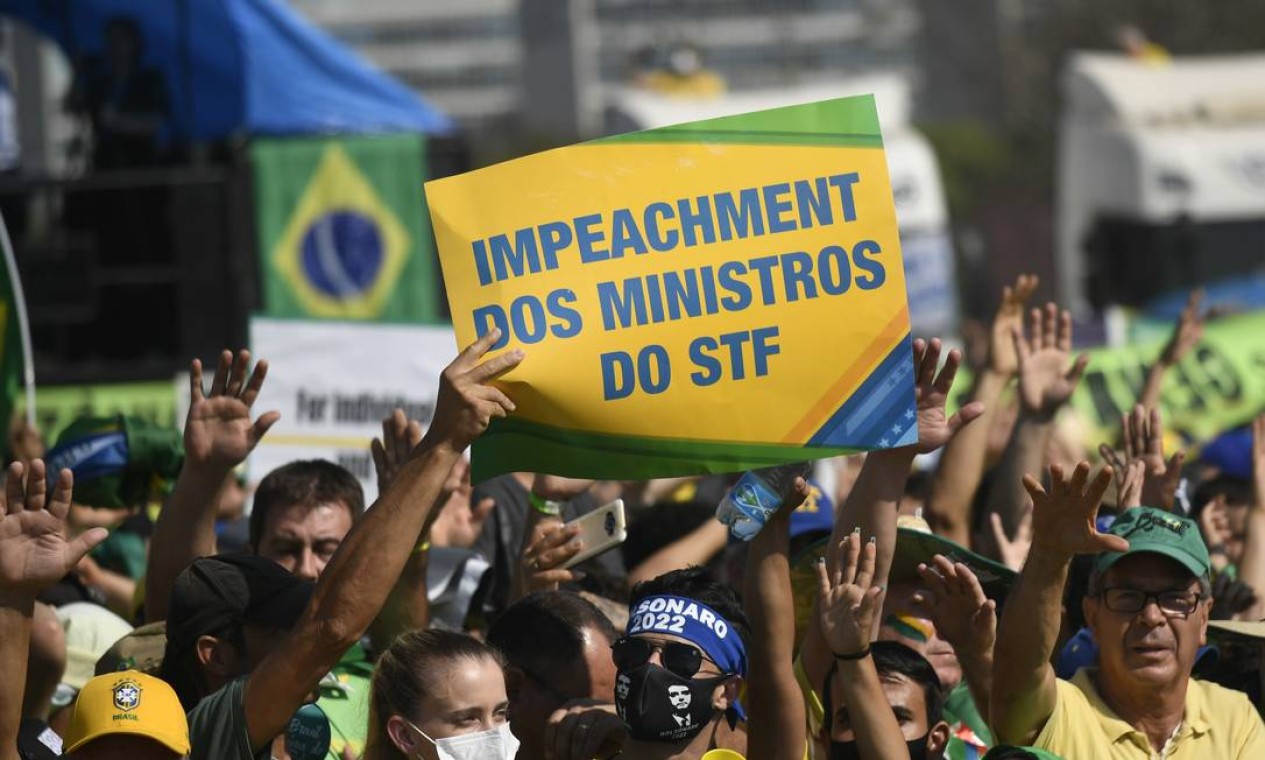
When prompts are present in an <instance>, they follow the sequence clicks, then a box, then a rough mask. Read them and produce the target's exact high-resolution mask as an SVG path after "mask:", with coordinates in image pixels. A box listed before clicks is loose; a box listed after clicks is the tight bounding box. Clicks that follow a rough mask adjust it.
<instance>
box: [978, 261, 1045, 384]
mask: <svg viewBox="0 0 1265 760" xmlns="http://www.w3.org/2000/svg"><path fill="white" fill-rule="evenodd" d="M1038 283H1040V280H1039V279H1038V278H1037V276H1036V275H1035V274H1021V275H1019V277H1018V278H1017V279H1016V280H1015V284H1014V286H1013V287H1012V286H1010V285H1007V286H1005V287H1004V288H1002V291H1001V305H1000V306H998V307H997V315H996V316H994V317H993V328H992V332H991V333H990V334H989V342H988V368H989V369H990V370H992V371H993V372H995V373H997V374H999V375H1005V376H1006V377H1013V376H1014V375H1015V373H1016V372H1018V371H1019V354H1017V353H1016V352H1015V343H1014V340H1013V339H1012V338H1011V334H1012V332H1013V331H1014V330H1022V329H1023V309H1024V307H1025V306H1026V305H1027V303H1028V299H1029V298H1031V297H1032V293H1033V291H1035V290H1036V289H1037V284H1038Z"/></svg>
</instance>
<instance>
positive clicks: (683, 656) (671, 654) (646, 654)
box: [611, 636, 703, 678]
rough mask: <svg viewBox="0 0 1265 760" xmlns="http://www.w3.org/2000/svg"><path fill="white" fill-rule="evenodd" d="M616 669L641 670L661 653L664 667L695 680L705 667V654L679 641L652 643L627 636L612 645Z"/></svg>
mask: <svg viewBox="0 0 1265 760" xmlns="http://www.w3.org/2000/svg"><path fill="white" fill-rule="evenodd" d="M611 652H612V654H613V655H614V657H615V667H616V668H619V669H620V670H632V669H634V668H639V667H641V666H642V665H645V664H646V663H647V662H649V661H650V656H651V655H653V654H654V653H655V652H658V653H659V661H660V662H662V663H663V667H665V668H667V669H668V670H669V671H671V672H673V673H675V674H677V675H678V676H680V677H682V678H693V677H694V675H695V674H696V673H698V669H699V668H700V667H702V666H703V653H702V652H701V651H700V650H699V649H698V648H697V647H694V646H691V645H689V644H683V643H681V642H679V641H662V642H658V641H650V640H648V639H638V638H629V637H627V636H625V637H624V638H622V639H619V640H618V641H616V642H615V643H614V644H611Z"/></svg>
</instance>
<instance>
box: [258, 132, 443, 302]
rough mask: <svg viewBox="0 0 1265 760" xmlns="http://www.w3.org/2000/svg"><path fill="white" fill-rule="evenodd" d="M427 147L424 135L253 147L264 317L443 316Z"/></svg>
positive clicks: (297, 141)
mask: <svg viewBox="0 0 1265 760" xmlns="http://www.w3.org/2000/svg"><path fill="white" fill-rule="evenodd" d="M423 148H424V139H423V137H422V136H421V135H397V136H389V137H337V138H327V139H281V140H257V141H255V142H254V143H253V144H252V146H251V161H252V164H253V166H254V172H255V203H256V210H255V218H256V222H255V223H256V231H257V237H258V244H259V251H260V256H261V258H262V261H261V262H260V263H261V266H260V271H261V272H262V273H263V293H264V310H263V313H264V314H266V315H268V316H274V317H289V318H317V319H343V320H362V321H381V322H436V321H440V320H441V319H442V316H441V314H440V301H439V292H438V288H436V287H435V264H434V258H435V257H434V253H433V243H432V237H431V231H430V223H429V220H428V218H427V214H426V205H425V203H426V202H425V198H424V197H423V195H422V181H423V178H424V174H425V151H424V149H423Z"/></svg>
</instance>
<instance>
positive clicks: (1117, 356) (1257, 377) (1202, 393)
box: [1072, 312, 1265, 441]
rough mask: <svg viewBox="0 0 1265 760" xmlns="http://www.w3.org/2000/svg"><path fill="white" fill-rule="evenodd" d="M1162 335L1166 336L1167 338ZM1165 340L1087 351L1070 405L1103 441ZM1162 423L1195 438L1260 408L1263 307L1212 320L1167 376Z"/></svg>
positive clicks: (1264, 403) (1114, 431) (1264, 394)
mask: <svg viewBox="0 0 1265 760" xmlns="http://www.w3.org/2000/svg"><path fill="white" fill-rule="evenodd" d="M1165 338H1167V336H1165ZM1162 345H1163V340H1160V341H1157V342H1153V343H1142V344H1133V345H1129V346H1124V347H1122V348H1113V349H1101V350H1095V351H1090V352H1089V356H1090V360H1089V367H1088V369H1086V370H1085V377H1084V378H1083V379H1082V380H1081V385H1080V388H1078V389H1077V392H1076V395H1075V396H1073V397H1072V406H1073V407H1074V408H1075V409H1076V411H1078V412H1079V413H1080V414H1081V415H1083V416H1084V418H1085V419H1086V420H1088V421H1089V422H1090V423H1091V424H1092V425H1093V426H1094V427H1095V428H1096V429H1097V430H1098V432H1099V433H1100V434H1101V436H1102V439H1103V440H1104V441H1112V440H1115V438H1116V437H1117V436H1118V435H1119V429H1120V415H1121V414H1123V413H1124V412H1127V411H1128V410H1129V409H1130V407H1132V406H1133V404H1135V403H1137V399H1138V396H1139V394H1141V392H1142V386H1143V385H1144V384H1145V383H1146V373H1147V368H1148V367H1150V365H1151V364H1152V363H1153V362H1154V361H1155V358H1156V357H1157V356H1158V355H1159V353H1160V348H1161V346H1162ZM1160 409H1161V410H1162V411H1163V413H1164V425H1165V427H1166V428H1168V429H1170V430H1176V431H1180V432H1182V433H1184V434H1186V435H1188V436H1190V437H1192V438H1194V439H1196V440H1206V439H1209V438H1212V437H1213V436H1215V435H1216V434H1217V433H1219V432H1221V431H1223V430H1226V429H1228V428H1231V427H1234V426H1236V425H1241V424H1243V423H1245V422H1247V421H1248V420H1250V419H1251V418H1252V417H1254V416H1255V415H1256V414H1258V413H1260V412H1261V411H1262V410H1265V312H1253V313H1250V314H1244V315H1240V316H1237V317H1231V318H1226V319H1221V320H1216V321H1213V322H1209V323H1208V326H1207V327H1206V328H1205V330H1204V338H1203V340H1202V341H1200V342H1199V345H1198V346H1196V347H1195V348H1194V349H1193V350H1192V351H1191V352H1190V353H1189V354H1188V355H1187V356H1186V357H1185V358H1184V359H1183V360H1182V361H1181V362H1180V363H1179V364H1178V365H1177V366H1176V367H1173V368H1172V369H1170V370H1169V371H1168V372H1167V373H1166V374H1165V376H1164V385H1163V387H1162V389H1161V392H1160Z"/></svg>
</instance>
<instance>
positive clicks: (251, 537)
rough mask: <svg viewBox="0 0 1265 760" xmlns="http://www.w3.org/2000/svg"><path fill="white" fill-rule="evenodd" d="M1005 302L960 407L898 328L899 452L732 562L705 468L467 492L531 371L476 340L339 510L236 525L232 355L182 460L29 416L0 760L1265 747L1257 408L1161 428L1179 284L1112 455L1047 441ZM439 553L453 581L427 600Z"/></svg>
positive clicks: (1063, 361) (13, 482)
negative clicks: (511, 389) (636, 478)
mask: <svg viewBox="0 0 1265 760" xmlns="http://www.w3.org/2000/svg"><path fill="white" fill-rule="evenodd" d="M1036 285H1037V283H1036V280H1035V278H1033V277H1027V276H1025V277H1021V278H1019V280H1018V281H1017V282H1016V283H1014V285H1013V286H1011V287H1007V288H1005V290H1004V293H1003V294H1002V301H1001V306H1000V308H999V310H998V312H997V315H996V317H995V319H994V322H993V325H992V330H991V334H990V337H989V339H988V341H987V343H988V345H987V351H986V352H985V353H984V355H983V357H982V360H981V361H980V362H979V363H978V366H975V367H972V370H973V375H972V382H971V387H970V388H968V389H962V388H958V389H957V390H956V394H955V391H954V380H955V377H956V375H957V374H958V370H959V367H960V365H961V364H962V363H963V359H962V354H961V352H960V351H958V350H951V351H946V350H945V348H944V346H943V345H942V344H941V341H940V340H938V339H932V340H921V339H920V340H916V341H915V342H914V355H913V357H912V362H913V370H914V377H915V400H916V413H917V421H918V440H917V442H916V443H915V444H913V445H910V446H906V447H903V448H895V449H887V450H880V451H874V452H870V453H869V454H868V455H855V456H849V457H838V458H835V459H828V460H822V461H819V462H817V463H816V464H815V467H814V469H813V474H812V477H810V478H808V479H797V480H796V481H795V484H794V488H793V490H792V491H790V492H789V493H787V494H785V495H784V499H783V502H782V504H781V506H780V508H779V509H778V510H777V511H776V512H775V513H774V514H772V515H771V516H770V517H769V519H768V521H767V523H766V524H765V525H764V527H763V529H762V530H761V531H760V532H759V533H758V534H757V535H756V536H755V537H754V538H753V539H752V540H751V541H750V542H741V541H737V540H734V539H731V538H730V537H729V535H728V532H727V529H726V528H725V526H723V525H721V524H720V523H719V522H718V521H716V520H715V519H713V517H712V513H713V511H714V509H715V506H716V504H717V503H718V501H719V499H720V498H722V497H723V495H724V493H725V491H726V489H727V488H728V486H729V485H731V484H732V482H733V479H734V478H735V477H736V476H707V477H687V478H672V479H663V480H656V481H649V482H636V483H632V482H610V481H584V480H576V479H568V478H561V477H556V476H553V475H550V474H544V473H515V474H512V475H506V476H501V477H498V478H495V479H492V480H489V481H487V482H484V483H479V484H472V483H471V480H470V470H469V466H468V464H467V462H466V460H465V453H464V452H466V451H467V449H468V448H469V447H470V445H471V443H472V442H473V441H474V440H475V439H476V438H478V437H479V436H480V435H481V434H482V433H483V432H484V431H485V430H487V428H488V426H489V425H490V424H494V423H495V421H496V420H497V419H498V418H503V417H506V416H508V415H512V414H513V413H514V411H515V405H514V401H513V399H512V398H511V397H509V396H507V395H506V394H505V393H504V392H503V391H502V390H500V389H499V388H498V387H497V384H496V380H497V379H498V378H500V377H501V376H503V375H505V374H506V373H508V372H510V371H512V370H513V369H514V368H515V367H516V366H518V365H519V364H520V363H521V362H524V361H527V362H530V361H531V357H530V356H529V355H525V354H524V353H523V352H521V351H506V352H500V353H497V354H495V355H493V356H491V357H489V356H487V354H488V352H489V349H490V347H491V346H492V345H493V344H494V343H495V342H496V341H497V340H498V339H499V334H498V333H497V332H496V331H493V332H492V333H490V334H488V335H485V336H484V337H483V338H481V339H480V340H479V341H478V342H476V343H475V344H473V345H471V346H469V347H467V348H466V349H465V350H464V351H462V352H461V353H460V355H458V356H457V357H456V359H454V360H453V361H452V363H451V364H450V365H449V366H448V367H447V369H446V370H445V371H444V372H443V374H442V377H441V380H440V386H439V390H438V395H437V402H436V406H435V412H434V416H433V419H431V420H429V421H428V423H427V425H426V427H425V428H423V426H422V424H421V423H420V422H419V421H417V420H410V419H407V418H406V417H405V415H404V413H403V412H400V411H397V412H396V413H395V414H393V415H392V416H390V417H388V418H387V419H386V420H384V421H383V433H382V437H381V438H380V439H376V440H374V442H373V445H372V454H373V459H374V462H375V465H376V468H377V477H378V486H379V488H378V490H379V492H378V493H377V494H376V499H374V500H373V501H372V504H368V505H366V501H367V499H366V495H365V494H364V493H363V492H362V488H361V486H360V483H359V481H357V480H356V478H355V477H353V476H352V475H351V474H350V473H349V472H347V471H346V470H343V469H342V468H340V467H339V466H337V465H335V464H332V463H330V462H325V461H296V462H292V463H290V464H287V465H285V466H282V467H280V468H278V469H277V470H275V471H273V472H271V473H268V474H267V475H266V476H265V477H264V478H263V479H262V481H260V482H259V484H258V486H257V487H256V489H255V492H254V496H253V504H252V507H251V509H250V512H249V516H248V517H246V516H243V514H242V509H241V499H242V495H243V489H242V484H241V482H240V480H239V478H238V476H237V474H236V470H237V468H238V467H239V466H240V465H241V464H242V463H243V462H244V461H245V460H246V458H247V456H248V455H249V454H250V453H251V451H252V449H253V448H254V447H255V446H256V445H257V444H258V443H259V441H260V440H261V439H263V438H264V437H265V436H266V435H267V434H268V431H269V428H270V427H271V426H272V425H273V424H274V423H275V422H276V421H277V419H278V416H279V415H278V414H277V412H275V411H265V412H262V413H260V411H259V410H256V409H255V408H254V406H255V402H256V399H257V397H258V396H259V393H260V390H261V388H262V387H263V386H264V384H265V382H266V378H267V371H268V365H267V362H266V361H264V360H263V359H260V360H259V361H257V362H256V363H254V364H253V366H252V361H251V356H250V355H249V353H248V352H246V351H241V352H239V353H236V354H234V353H232V352H229V351H225V352H224V353H223V354H222V355H221V356H220V358H219V361H218V365H217V367H216V369H215V371H214V373H213V376H212V377H211V382H210V386H209V390H208V388H207V387H206V385H205V383H204V377H203V368H202V366H201V364H200V363H199V362H198V361H197V360H194V361H193V363H192V371H191V387H190V392H191V401H190V406H189V411H188V417H187V419H186V423H185V426H184V430H183V434H182V438H179V439H178V440H177V435H178V434H176V433H174V431H159V430H149V429H144V430H142V429H141V426H140V425H139V423H137V422H135V421H126V422H119V421H113V422H111V421H106V422H107V423H110V424H104V426H103V425H95V426H94V425H92V424H85V425H78V426H72V430H69V431H67V432H66V433H63V434H62V435H61V437H60V438H59V440H58V442H57V444H56V445H55V446H53V447H52V448H50V449H49V450H48V451H47V452H44V451H43V446H42V443H41V442H40V441H39V439H38V436H37V435H34V434H33V433H32V431H29V430H28V431H24V432H23V437H22V438H21V439H20V440H19V439H15V441H16V444H14V445H13V446H12V457H11V458H12V460H13V461H12V462H11V463H10V464H9V466H8V470H7V473H6V482H5V488H4V496H3V503H4V504H3V505H4V508H3V510H0V672H3V673H4V675H5V678H6V681H7V684H6V687H7V688H5V689H2V690H0V748H2V749H0V760H4V759H6V758H19V757H20V758H24V759H25V758H44V757H57V756H61V755H65V756H69V757H75V758H120V757H128V758H131V759H132V760H146V759H147V758H173V757H185V756H188V757H192V758H195V760H202V759H207V760H235V759H237V758H240V759H241V760H250V759H251V758H269V757H275V758H295V759H296V760H298V759H299V758H310V757H330V758H335V759H339V758H341V759H344V760H345V759H346V758H364V759H365V760H386V759H388V758H424V759H425V760H454V759H456V760H468V759H473V758H480V759H483V758H486V759H487V760H510V759H511V758H517V759H518V760H591V759H594V758H602V759H603V760H605V759H607V758H616V757H617V758H620V759H621V760H668V759H669V758H673V759H680V760H741V758H750V759H751V760H782V759H784V760H803V759H804V758H809V757H812V758H830V759H831V760H839V759H842V758H852V757H858V758H874V759H875V760H879V759H882V760H887V759H889V758H901V759H902V760H903V759H904V758H918V759H919V760H922V759H923V758H927V759H928V760H931V759H932V758H951V759H953V760H958V759H961V758H976V757H987V758H1051V757H1059V758H1067V759H1069V760H1083V759H1084V758H1154V757H1160V758H1169V759H1171V760H1181V759H1182V758H1263V757H1265V726H1263V725H1262V722H1261V708H1262V684H1263V683H1265V675H1263V673H1265V671H1262V667H1261V654H1262V651H1263V649H1265V622H1258V621H1261V619H1262V618H1265V610H1263V608H1265V546H1263V544H1265V414H1262V415H1261V416H1260V417H1258V418H1257V419H1256V420H1255V421H1254V423H1252V425H1251V430H1250V432H1246V431H1241V430H1240V431H1231V432H1229V433H1228V434H1227V436H1226V437H1224V439H1219V440H1218V441H1215V442H1207V441H1191V440H1184V439H1182V438H1181V437H1180V436H1177V435H1174V434H1173V433H1172V432H1171V431H1170V432H1168V433H1166V431H1165V429H1164V424H1163V419H1162V416H1161V414H1160V411H1159V403H1158V402H1159V397H1160V387H1161V383H1162V379H1163V376H1164V373H1165V372H1166V371H1167V370H1168V369H1170V368H1171V367H1172V366H1174V365H1175V364H1176V363H1177V362H1178V361H1180V360H1181V358H1182V356H1183V355H1185V354H1186V353H1187V352H1189V351H1190V350H1191V349H1192V348H1193V347H1194V346H1195V345H1196V344H1197V343H1198V341H1199V339H1200V332H1201V330H1202V323H1203V319H1204V315H1203V314H1201V313H1200V310H1199V303H1198V298H1197V297H1194V298H1192V301H1191V303H1190V305H1189V306H1188V308H1187V310H1186V311H1185V312H1184V313H1183V314H1182V316H1181V319H1180V320H1179V322H1178V324H1177V326H1176V328H1175V330H1174V332H1173V337H1172V339H1171V340H1170V341H1169V343H1168V344H1167V345H1166V346H1165V348H1164V350H1163V352H1162V353H1161V354H1160V355H1159V356H1158V357H1157V358H1156V360H1155V362H1154V364H1153V366H1152V368H1151V370H1150V373H1149V375H1148V377H1147V382H1146V384H1145V386H1144V387H1143V389H1142V392H1141V395H1140V397H1139V399H1138V404H1137V406H1136V407H1135V408H1133V409H1132V410H1130V412H1129V413H1128V414H1126V415H1125V416H1124V418H1123V419H1122V421H1121V430H1120V434H1119V437H1118V439H1116V440H1112V441H1105V442H1102V446H1101V447H1096V448H1094V449H1092V450H1091V449H1090V447H1089V446H1088V445H1086V444H1088V442H1084V441H1080V442H1077V441H1071V442H1069V440H1068V439H1069V436H1067V435H1066V430H1065V429H1064V426H1061V423H1060V419H1061V416H1060V413H1061V412H1064V411H1065V408H1066V407H1067V405H1068V402H1069V399H1070V398H1071V396H1072V393H1073V392H1074V391H1075V389H1076V388H1077V385H1078V383H1079V381H1080V379H1081V375H1082V374H1083V372H1084V370H1085V368H1086V360H1085V358H1084V357H1079V358H1078V357H1075V356H1074V355H1073V351H1072V322H1071V318H1070V316H1069V314H1068V313H1067V312H1066V311H1061V310H1060V309H1058V308H1057V306H1056V305H1054V304H1048V305H1046V306H1044V307H1038V308H1030V305H1029V303H1028V302H1029V301H1030V300H1031V298H1032V294H1033V292H1034V290H1035V288H1036ZM111 425H113V426H111ZM102 431H105V432H102ZM120 431H122V432H120ZM120 441H122V444H120ZM11 443H12V442H11ZM1093 443H1094V444H1097V443H1099V442H1096V441H1095V442H1093ZM123 444H126V447H125V449H120V448H118V446H120V445H123ZM177 444H178V445H177ZM142 449H144V452H145V455H144V456H142V455H141V453H140V452H141V450H142ZM1166 449H1168V450H1169V451H1170V454H1169V455H1166V453H1165V450H1166ZM119 452H122V453H119ZM173 452H174V454H173ZM115 454H118V455H117V456H116V455H115ZM162 475H167V476H170V478H171V479H172V483H171V485H170V488H162V487H159V485H160V484H161V482H162V477H160V476H162ZM137 483H140V484H141V487H140V488H137V487H136V485H137ZM614 498H622V499H623V500H624V501H625V502H626V503H627V504H628V506H629V515H630V519H629V525H628V536H627V540H626V541H625V542H624V543H623V544H622V545H621V546H620V547H619V548H618V549H614V550H611V551H608V552H605V553H603V554H599V555H598V556H596V557H593V558H591V559H588V560H586V561H584V562H582V563H579V564H577V565H574V566H571V563H570V562H569V560H571V559H572V558H575V557H577V555H578V554H579V553H580V552H581V551H582V550H583V549H584V545H583V539H582V538H581V536H580V534H579V531H578V529H577V528H576V526H575V525H572V524H570V521H571V520H572V519H574V518H575V517H577V516H580V515H583V514H586V513H589V512H591V511H593V510H594V509H597V508H599V507H600V506H601V505H603V504H606V503H608V502H610V501H611V500H613V499H614ZM151 502H154V503H151ZM453 550H457V551H461V552H465V553H466V555H467V556H471V557H477V558H478V559H479V562H478V563H473V564H468V565H467V566H466V567H467V569H468V570H469V568H476V569H477V577H475V578H473V583H474V585H475V586H476V587H475V588H474V589H473V591H471V592H470V593H468V594H464V595H459V597H460V599H461V603H460V607H461V608H460V609H459V610H458V611H457V614H455V615H454V614H453V611H452V610H451V609H445V610H443V614H440V610H439V608H438V607H437V606H435V605H433V604H432V600H431V597H432V596H433V594H430V593H428V571H429V570H431V569H433V568H432V567H431V561H432V559H434V558H435V557H437V556H438V555H439V554H440V553H441V552H444V551H453ZM436 561H438V560H436ZM471 572H474V571H471ZM448 604H449V605H450V606H451V600H449V602H448Z"/></svg>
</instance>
